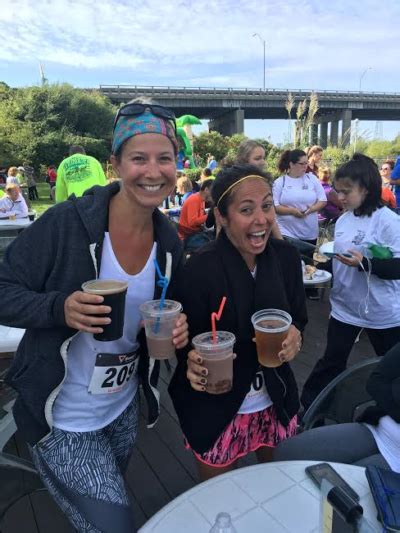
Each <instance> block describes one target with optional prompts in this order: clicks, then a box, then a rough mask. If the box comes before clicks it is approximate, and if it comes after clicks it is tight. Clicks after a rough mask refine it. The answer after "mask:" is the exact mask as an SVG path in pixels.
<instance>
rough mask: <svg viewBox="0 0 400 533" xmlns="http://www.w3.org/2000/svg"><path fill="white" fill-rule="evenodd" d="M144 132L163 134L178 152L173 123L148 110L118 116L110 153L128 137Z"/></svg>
mask: <svg viewBox="0 0 400 533" xmlns="http://www.w3.org/2000/svg"><path fill="white" fill-rule="evenodd" d="M144 133H159V134H160V135H165V136H166V137H168V139H169V140H170V141H171V142H172V144H173V146H174V150H175V153H176V154H177V153H178V141H177V139H176V135H175V129H174V127H173V125H172V124H171V123H170V122H169V121H168V120H164V119H162V118H160V117H156V116H155V115H153V114H152V113H151V112H150V111H149V110H146V111H145V112H144V113H142V114H141V115H137V116H124V115H122V116H120V117H119V119H118V122H117V124H116V125H115V129H114V135H113V141H112V153H113V154H115V153H116V152H117V151H118V149H119V148H120V147H121V145H122V144H123V143H124V142H125V141H126V140H127V139H129V138H130V137H134V136H135V135H143V134H144Z"/></svg>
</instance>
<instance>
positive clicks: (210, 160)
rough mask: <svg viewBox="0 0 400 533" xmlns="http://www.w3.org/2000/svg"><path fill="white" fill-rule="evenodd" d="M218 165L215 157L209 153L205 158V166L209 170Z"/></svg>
mask: <svg viewBox="0 0 400 533" xmlns="http://www.w3.org/2000/svg"><path fill="white" fill-rule="evenodd" d="M217 166H218V163H217V162H216V160H215V157H214V156H213V155H212V154H210V155H209V156H208V159H207V168H209V169H210V170H211V171H213V170H215V169H216V168H217Z"/></svg>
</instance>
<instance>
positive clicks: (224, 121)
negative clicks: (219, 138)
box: [208, 109, 244, 135]
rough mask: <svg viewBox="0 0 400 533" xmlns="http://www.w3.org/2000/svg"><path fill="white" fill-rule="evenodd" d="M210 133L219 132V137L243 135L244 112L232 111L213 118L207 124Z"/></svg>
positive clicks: (241, 110)
mask: <svg viewBox="0 0 400 533" xmlns="http://www.w3.org/2000/svg"><path fill="white" fill-rule="evenodd" d="M208 128H209V130H210V131H219V133H221V135H234V134H235V133H244V110H243V109H232V111H228V112H227V113H224V114H223V115H221V116H219V117H216V118H213V119H212V120H210V122H209V123H208Z"/></svg>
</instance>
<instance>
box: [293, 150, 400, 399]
mask: <svg viewBox="0 0 400 533" xmlns="http://www.w3.org/2000/svg"><path fill="white" fill-rule="evenodd" d="M334 187H335V190H336V192H337V194H338V198H339V200H340V201H341V203H342V205H343V208H344V209H345V211H346V212H345V213H344V214H343V215H342V216H341V217H339V219H338V220H337V222H336V226H335V244H334V251H335V253H336V255H335V258H334V259H333V287H332V290H331V297H330V300H331V317H330V320H329V327H328V338H327V347H326V351H325V354H324V356H323V357H322V359H320V360H319V361H318V362H317V364H316V365H315V367H314V369H313V371H312V372H311V375H310V376H309V378H308V379H307V381H306V383H305V385H304V388H303V393H302V397H301V401H302V404H303V406H304V408H305V409H307V408H308V407H309V406H310V405H311V403H312V402H313V400H314V399H315V398H316V397H317V395H318V394H319V393H320V392H321V391H322V390H323V389H324V388H325V386H326V385H328V383H330V382H331V381H332V379H334V378H335V377H336V376H337V375H339V374H340V373H341V372H342V371H343V370H345V368H346V363H347V359H348V357H349V355H350V352H351V349H352V347H353V344H354V343H355V341H356V339H357V336H358V335H359V334H360V332H361V330H362V329H365V330H366V331H367V333H368V336H369V339H370V341H371V344H372V346H373V348H374V350H375V353H376V354H377V355H379V356H381V355H383V354H384V353H386V352H387V351H388V350H389V349H390V348H392V346H394V345H395V344H396V343H398V342H400V299H399V295H400V218H399V216H398V215H396V214H395V213H394V212H393V211H391V210H390V209H388V208H387V207H384V206H383V205H382V201H381V188H382V182H381V177H380V175H379V170H378V167H377V166H376V164H375V162H374V161H373V160H372V159H370V158H369V157H367V156H365V155H362V154H355V155H354V156H353V158H352V159H351V160H350V161H349V162H347V163H345V164H344V165H342V166H341V167H339V168H338V170H337V171H336V175H335V179H334Z"/></svg>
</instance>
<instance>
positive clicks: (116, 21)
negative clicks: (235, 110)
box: [0, 0, 400, 87]
mask: <svg viewBox="0 0 400 533" xmlns="http://www.w3.org/2000/svg"><path fill="white" fill-rule="evenodd" d="M399 17H400V2H398V0H385V3H384V9H383V4H382V3H381V2H378V0H360V1H358V2H355V1H353V2H348V1H344V0H331V1H330V2H329V5H327V4H326V3H325V2H320V1H318V0H286V1H284V0H264V2H260V1H259V0H247V1H246V0H242V1H239V0H197V1H193V0H169V1H168V2H165V1H164V0H132V1H129V0H126V1H123V0H112V1H111V0H98V1H97V2H93V1H92V0H90V1H89V0H79V1H76V0H56V1H54V2H50V1H49V0H47V1H41V2H36V0H3V2H2V9H1V11H0V35H2V36H3V38H2V43H1V47H0V60H2V61H7V62H10V63H14V64H17V63H26V62H29V61H36V60H37V59H39V60H41V61H42V62H43V63H44V64H45V65H46V63H49V64H54V65H59V66H64V67H72V68H74V67H77V68H84V69H89V70H93V71H96V70H100V69H101V70H102V71H104V69H111V70H115V69H119V70H120V71H122V72H123V71H125V72H126V73H129V75H128V76H126V77H132V75H134V76H135V78H136V79H137V80H141V79H146V78H151V77H152V78H153V80H154V81H153V83H154V84H160V82H159V80H166V82H167V83H169V84H171V83H173V80H188V81H187V83H189V81H191V83H192V84H196V85H197V84H201V85H213V84H216V85H232V86H260V84H261V83H260V82H261V81H262V69H263V64H262V61H263V48H262V43H261V42H260V40H259V39H258V38H257V37H255V38H253V37H252V35H253V34H254V33H259V34H260V35H261V36H262V38H263V39H265V41H266V68H267V73H268V75H267V79H268V82H269V83H270V84H272V85H274V86H277V87H279V86H285V85H286V86H288V85H289V86H292V87H296V86H298V87H304V85H305V84H306V85H307V81H308V80H309V82H310V83H311V85H312V84H313V83H321V81H319V80H324V79H326V80H331V79H337V78H338V77H339V78H340V79H341V80H342V82H341V83H342V85H343V84H346V83H347V82H349V83H350V80H351V83H353V84H354V83H355V82H354V80H357V77H358V76H359V75H360V74H359V73H360V72H362V71H363V70H364V69H365V68H366V67H368V66H371V67H373V68H374V69H375V70H379V72H381V73H389V72H390V71H393V69H396V66H397V62H398V57H397V56H398V50H399V42H400V37H399V34H398V30H397V23H398V20H399ZM371 76H372V74H371V75H370V78H371ZM139 82H140V81H138V83H139ZM320 86H321V85H320Z"/></svg>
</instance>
